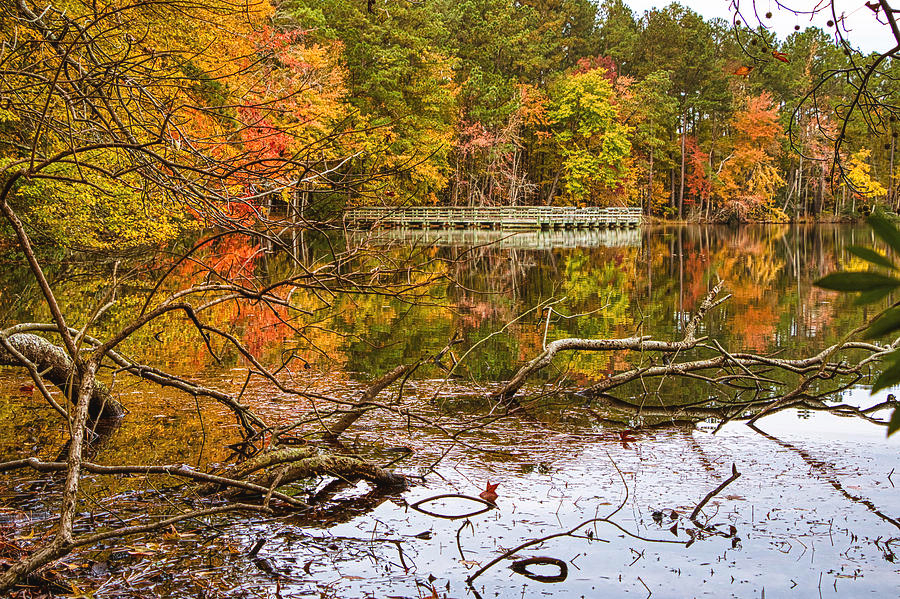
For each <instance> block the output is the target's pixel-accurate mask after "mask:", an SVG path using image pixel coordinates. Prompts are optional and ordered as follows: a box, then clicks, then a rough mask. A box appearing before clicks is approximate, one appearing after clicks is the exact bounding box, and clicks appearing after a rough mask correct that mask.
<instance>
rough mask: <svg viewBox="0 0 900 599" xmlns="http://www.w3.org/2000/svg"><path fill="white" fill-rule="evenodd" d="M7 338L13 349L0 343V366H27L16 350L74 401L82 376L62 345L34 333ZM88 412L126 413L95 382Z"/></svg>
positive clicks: (97, 415) (114, 415) (113, 415)
mask: <svg viewBox="0 0 900 599" xmlns="http://www.w3.org/2000/svg"><path fill="white" fill-rule="evenodd" d="M6 341H7V342H8V343H9V346H10V347H11V348H12V349H13V350H14V351H10V350H9V349H8V348H6V347H5V346H4V345H0V365H3V366H25V363H24V362H22V360H21V358H19V357H18V356H16V355H15V353H16V352H17V353H18V354H20V356H21V357H22V358H24V359H26V360H28V361H29V362H31V363H32V364H34V365H35V366H36V367H37V370H38V371H39V372H41V373H42V374H43V378H44V379H45V380H47V381H49V382H51V383H53V384H54V385H56V386H57V387H58V388H59V390H60V391H62V393H63V395H65V396H66V397H67V398H69V401H71V402H72V403H73V404H74V403H75V401H76V397H75V395H76V393H77V391H78V388H79V385H80V384H81V378H80V375H79V373H78V369H77V368H75V363H74V362H73V361H72V359H71V358H70V357H69V355H68V354H67V353H66V351H65V350H64V349H63V348H61V347H59V346H57V345H53V344H52V343H50V342H49V341H47V340H46V339H44V338H43V337H38V336H37V335H32V334H31V333H17V334H15V335H10V336H9V337H7V338H6ZM88 414H89V415H90V416H91V418H92V419H94V420H96V419H105V418H112V419H117V418H121V417H122V416H123V415H124V414H125V409H124V408H123V407H122V404H120V403H119V402H118V401H116V400H115V399H113V397H112V395H111V394H110V392H109V389H107V388H106V386H105V385H103V384H101V383H100V382H95V383H94V392H93V393H92V394H91V401H90V405H89V407H88Z"/></svg>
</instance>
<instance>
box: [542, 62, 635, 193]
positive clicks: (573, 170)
mask: <svg viewBox="0 0 900 599" xmlns="http://www.w3.org/2000/svg"><path fill="white" fill-rule="evenodd" d="M547 122H548V123H549V124H550V126H551V130H552V135H553V138H552V139H553V142H554V146H555V151H556V152H557V153H558V154H559V155H560V156H561V157H562V163H561V165H560V169H561V173H562V176H563V179H564V182H565V183H564V185H565V190H566V193H567V195H568V197H569V199H570V201H573V202H577V203H586V202H590V203H591V205H599V203H600V202H602V201H603V197H602V196H603V192H604V191H606V190H610V189H614V188H615V187H616V186H618V185H619V184H620V183H621V182H622V180H623V177H624V176H625V165H624V159H625V157H626V156H627V155H628V153H629V152H630V150H631V144H630V142H629V140H628V127H627V126H625V125H623V124H622V123H621V122H620V121H619V115H618V110H617V109H616V107H615V105H614V104H613V87H612V84H611V83H610V81H609V78H608V77H607V72H606V71H605V70H604V69H602V68H596V69H592V70H590V71H588V72H585V73H577V72H576V73H573V74H571V75H569V76H568V77H566V78H564V79H563V80H562V81H560V83H559V84H558V85H557V87H556V88H555V89H554V90H553V92H552V93H551V96H550V105H549V108H548V110H547Z"/></svg>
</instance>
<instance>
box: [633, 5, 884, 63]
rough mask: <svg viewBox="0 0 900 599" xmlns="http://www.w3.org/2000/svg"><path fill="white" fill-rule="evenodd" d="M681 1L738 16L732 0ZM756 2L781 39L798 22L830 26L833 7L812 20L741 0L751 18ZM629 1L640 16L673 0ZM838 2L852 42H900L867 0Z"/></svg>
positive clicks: (708, 12)
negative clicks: (829, 20)
mask: <svg viewBox="0 0 900 599" xmlns="http://www.w3.org/2000/svg"><path fill="white" fill-rule="evenodd" d="M678 1H679V3H680V4H682V5H683V6H687V7H689V8H691V9H692V10H694V11H695V12H697V13H699V14H701V15H703V17H705V18H707V19H711V18H714V17H721V18H724V19H727V20H728V21H731V20H732V19H733V18H734V13H733V12H731V10H730V9H731V0H678ZM754 1H755V4H756V12H757V13H758V14H759V16H760V18H762V20H763V22H764V24H765V25H768V26H771V28H772V29H773V30H774V31H775V33H777V34H778V37H779V38H781V39H784V38H786V37H787V36H788V35H790V34H791V33H792V32H793V31H794V26H795V25H800V27H801V29H806V28H807V27H809V26H811V25H816V26H819V27H821V28H822V29H827V27H826V24H825V22H826V21H827V20H828V19H829V18H831V11H830V8H829V10H828V12H827V14H826V13H823V14H822V15H821V16H818V17H816V18H814V19H813V20H812V22H810V17H809V15H805V16H804V15H800V16H797V15H794V14H793V13H791V12H789V11H786V10H783V9H779V8H778V2H777V1H776V0H740V7H741V12H742V13H743V15H744V16H745V17H746V18H747V19H752V20H754V21H755V19H756V17H755V15H754V12H753V5H754ZM625 3H626V4H627V5H629V6H630V7H631V9H632V10H633V11H634V12H635V13H636V14H637V15H638V16H640V15H641V14H643V12H644V11H645V10H648V9H650V8H653V7H657V8H662V7H664V6H666V5H668V4H670V2H669V0H625ZM818 3H819V0H781V4H782V5H786V6H788V7H791V8H795V9H798V10H810V9H811V8H812V7H813V6H815V5H816V4H818ZM834 3H835V7H836V9H837V13H838V16H839V17H840V15H842V14H843V15H845V17H846V18H845V21H844V23H845V30H846V31H845V33H844V37H845V38H846V39H847V40H849V41H850V43H851V45H853V46H854V47H856V48H858V49H860V50H862V51H863V52H885V51H887V50H890V49H891V48H893V47H894V46H895V45H896V41H895V40H894V37H893V36H892V35H891V31H890V28H889V27H888V26H887V25H886V24H883V23H879V22H878V20H877V19H876V15H875V13H873V12H872V11H871V10H870V9H868V8H867V7H866V6H865V0H834ZM822 4H823V5H824V4H827V2H822ZM768 11H771V12H772V18H771V19H766V18H765V14H766V12H768ZM755 24H756V23H755V22H754V23H751V25H755Z"/></svg>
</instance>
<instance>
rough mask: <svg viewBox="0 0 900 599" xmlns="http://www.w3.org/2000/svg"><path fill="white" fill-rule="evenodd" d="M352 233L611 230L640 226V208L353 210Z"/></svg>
mask: <svg viewBox="0 0 900 599" xmlns="http://www.w3.org/2000/svg"><path fill="white" fill-rule="evenodd" d="M344 223H345V224H346V225H347V228H350V229H368V228H372V227H378V226H383V227H400V228H408V229H499V230H516V229H518V230H549V231H552V230H565V229H612V228H626V227H637V226H639V225H640V224H641V209H640V208H626V207H614V208H575V207H566V206H562V207H560V206H480V207H465V206H463V207H459V206H454V207H440V206H425V207H415V208H354V209H352V210H348V211H347V212H346V213H344Z"/></svg>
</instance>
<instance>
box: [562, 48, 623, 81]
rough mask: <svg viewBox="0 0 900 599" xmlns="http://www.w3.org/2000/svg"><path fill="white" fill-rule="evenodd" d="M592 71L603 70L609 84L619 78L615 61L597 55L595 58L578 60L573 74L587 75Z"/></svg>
mask: <svg viewBox="0 0 900 599" xmlns="http://www.w3.org/2000/svg"><path fill="white" fill-rule="evenodd" d="M594 69H603V70H604V71H605V75H604V76H605V77H606V78H607V79H608V80H609V82H610V83H613V82H615V80H616V78H617V77H618V76H619V71H618V69H617V68H616V63H615V61H614V60H613V59H612V58H610V57H609V56H602V55H599V54H598V55H597V56H592V57H584V58H580V59H578V62H577V63H575V69H574V71H573V72H574V73H575V74H576V75H581V74H582V73H587V72H590V71H593V70H594Z"/></svg>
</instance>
